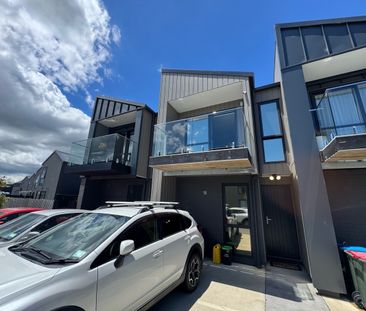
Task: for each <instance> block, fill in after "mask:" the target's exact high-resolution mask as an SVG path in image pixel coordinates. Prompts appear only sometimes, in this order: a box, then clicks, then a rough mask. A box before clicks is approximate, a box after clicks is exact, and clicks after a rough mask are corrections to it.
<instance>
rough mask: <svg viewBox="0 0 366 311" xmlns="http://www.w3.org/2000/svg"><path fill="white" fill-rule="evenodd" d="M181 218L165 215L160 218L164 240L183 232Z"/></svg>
mask: <svg viewBox="0 0 366 311" xmlns="http://www.w3.org/2000/svg"><path fill="white" fill-rule="evenodd" d="M180 216H181V215H179V214H163V215H160V216H159V226H160V236H161V238H162V239H164V238H166V237H168V236H170V235H173V234H175V233H177V232H179V231H181V230H183V229H182V222H181V217H180Z"/></svg>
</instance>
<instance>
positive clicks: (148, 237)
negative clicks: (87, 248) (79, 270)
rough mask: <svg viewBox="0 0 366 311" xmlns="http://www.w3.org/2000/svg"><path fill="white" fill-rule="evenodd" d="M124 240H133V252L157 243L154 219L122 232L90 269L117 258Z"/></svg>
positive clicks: (144, 220)
mask: <svg viewBox="0 0 366 311" xmlns="http://www.w3.org/2000/svg"><path fill="white" fill-rule="evenodd" d="M124 240H133V241H134V243H135V250H136V249H139V248H141V247H144V246H146V245H148V244H150V243H153V242H155V241H157V227H156V218H155V217H154V216H149V217H145V218H144V219H142V220H138V221H137V222H136V223H134V224H133V225H131V226H130V227H129V228H127V229H126V230H125V231H123V232H122V233H121V234H120V235H119V236H118V237H117V238H116V239H115V240H114V241H113V242H112V243H111V244H109V245H108V246H107V247H106V248H105V249H104V250H103V251H102V253H101V254H100V255H99V256H98V257H97V258H96V259H95V261H94V262H93V263H92V265H91V267H90V268H91V269H93V268H95V267H98V266H100V265H103V264H105V263H107V262H109V261H111V260H114V259H115V258H117V257H118V255H119V247H120V244H121V242H122V241H124Z"/></svg>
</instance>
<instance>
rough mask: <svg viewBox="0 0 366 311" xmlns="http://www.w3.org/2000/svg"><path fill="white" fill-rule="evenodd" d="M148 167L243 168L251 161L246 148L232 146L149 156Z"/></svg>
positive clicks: (166, 169) (176, 168)
mask: <svg viewBox="0 0 366 311" xmlns="http://www.w3.org/2000/svg"><path fill="white" fill-rule="evenodd" d="M150 167H153V168H156V169H159V170H162V171H166V172H174V171H193V170H207V169H233V168H238V169H245V168H250V167H252V163H251V160H250V155H249V151H248V149H247V148H234V149H224V150H212V151H207V152H197V153H183V154H173V155H167V156H160V157H150Z"/></svg>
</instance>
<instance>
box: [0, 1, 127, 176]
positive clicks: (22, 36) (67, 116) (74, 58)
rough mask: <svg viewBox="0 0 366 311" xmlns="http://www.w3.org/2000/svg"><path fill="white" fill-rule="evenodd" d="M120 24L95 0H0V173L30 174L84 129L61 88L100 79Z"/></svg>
mask: <svg viewBox="0 0 366 311" xmlns="http://www.w3.org/2000/svg"><path fill="white" fill-rule="evenodd" d="M119 40H120V31H119V29H118V27H117V26H111V25H110V18H109V15H108V12H107V11H106V9H105V8H104V6H103V4H102V3H101V2H100V1H98V0H63V1H59V0H47V1H43V0H25V1H24V0H23V1H21V0H8V1H1V2H0V68H1V70H0V175H6V176H8V177H10V178H12V179H13V180H14V179H15V178H20V177H22V176H24V175H27V174H31V173H32V172H34V171H35V169H36V168H37V167H38V166H39V165H40V164H41V163H42V162H43V161H44V160H45V159H46V158H47V156H48V155H49V154H50V153H51V152H52V151H53V150H54V149H61V150H66V149H67V148H68V147H69V145H70V143H71V142H73V141H77V140H80V139H84V138H86V136H87V132H88V127H89V117H88V116H87V115H86V114H85V113H84V112H82V111H81V110H79V109H76V108H74V107H72V105H71V104H70V102H69V101H68V100H67V98H66V97H65V96H64V94H63V92H64V91H71V92H76V91H79V90H80V91H82V92H84V93H85V94H86V97H85V100H86V102H87V103H89V104H90V103H92V102H93V100H92V98H91V96H90V94H89V93H88V92H87V91H86V87H87V86H88V85H89V84H90V83H91V82H95V81H97V82H98V81H99V82H101V77H100V74H101V73H102V72H103V70H102V66H103V64H105V63H106V62H107V61H108V60H109V59H110V57H111V54H110V52H109V50H110V44H111V43H113V42H119Z"/></svg>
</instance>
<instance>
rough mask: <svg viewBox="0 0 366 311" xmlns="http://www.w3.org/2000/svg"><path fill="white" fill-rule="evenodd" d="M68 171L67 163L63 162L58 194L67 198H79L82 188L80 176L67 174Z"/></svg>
mask: <svg viewBox="0 0 366 311" xmlns="http://www.w3.org/2000/svg"><path fill="white" fill-rule="evenodd" d="M66 170H67V163H66V162H63V164H62V168H61V172H60V178H59V182H58V185H57V190H56V194H57V195H66V196H77V195H78V191H79V187H80V176H79V175H75V174H69V173H65V171H66Z"/></svg>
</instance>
